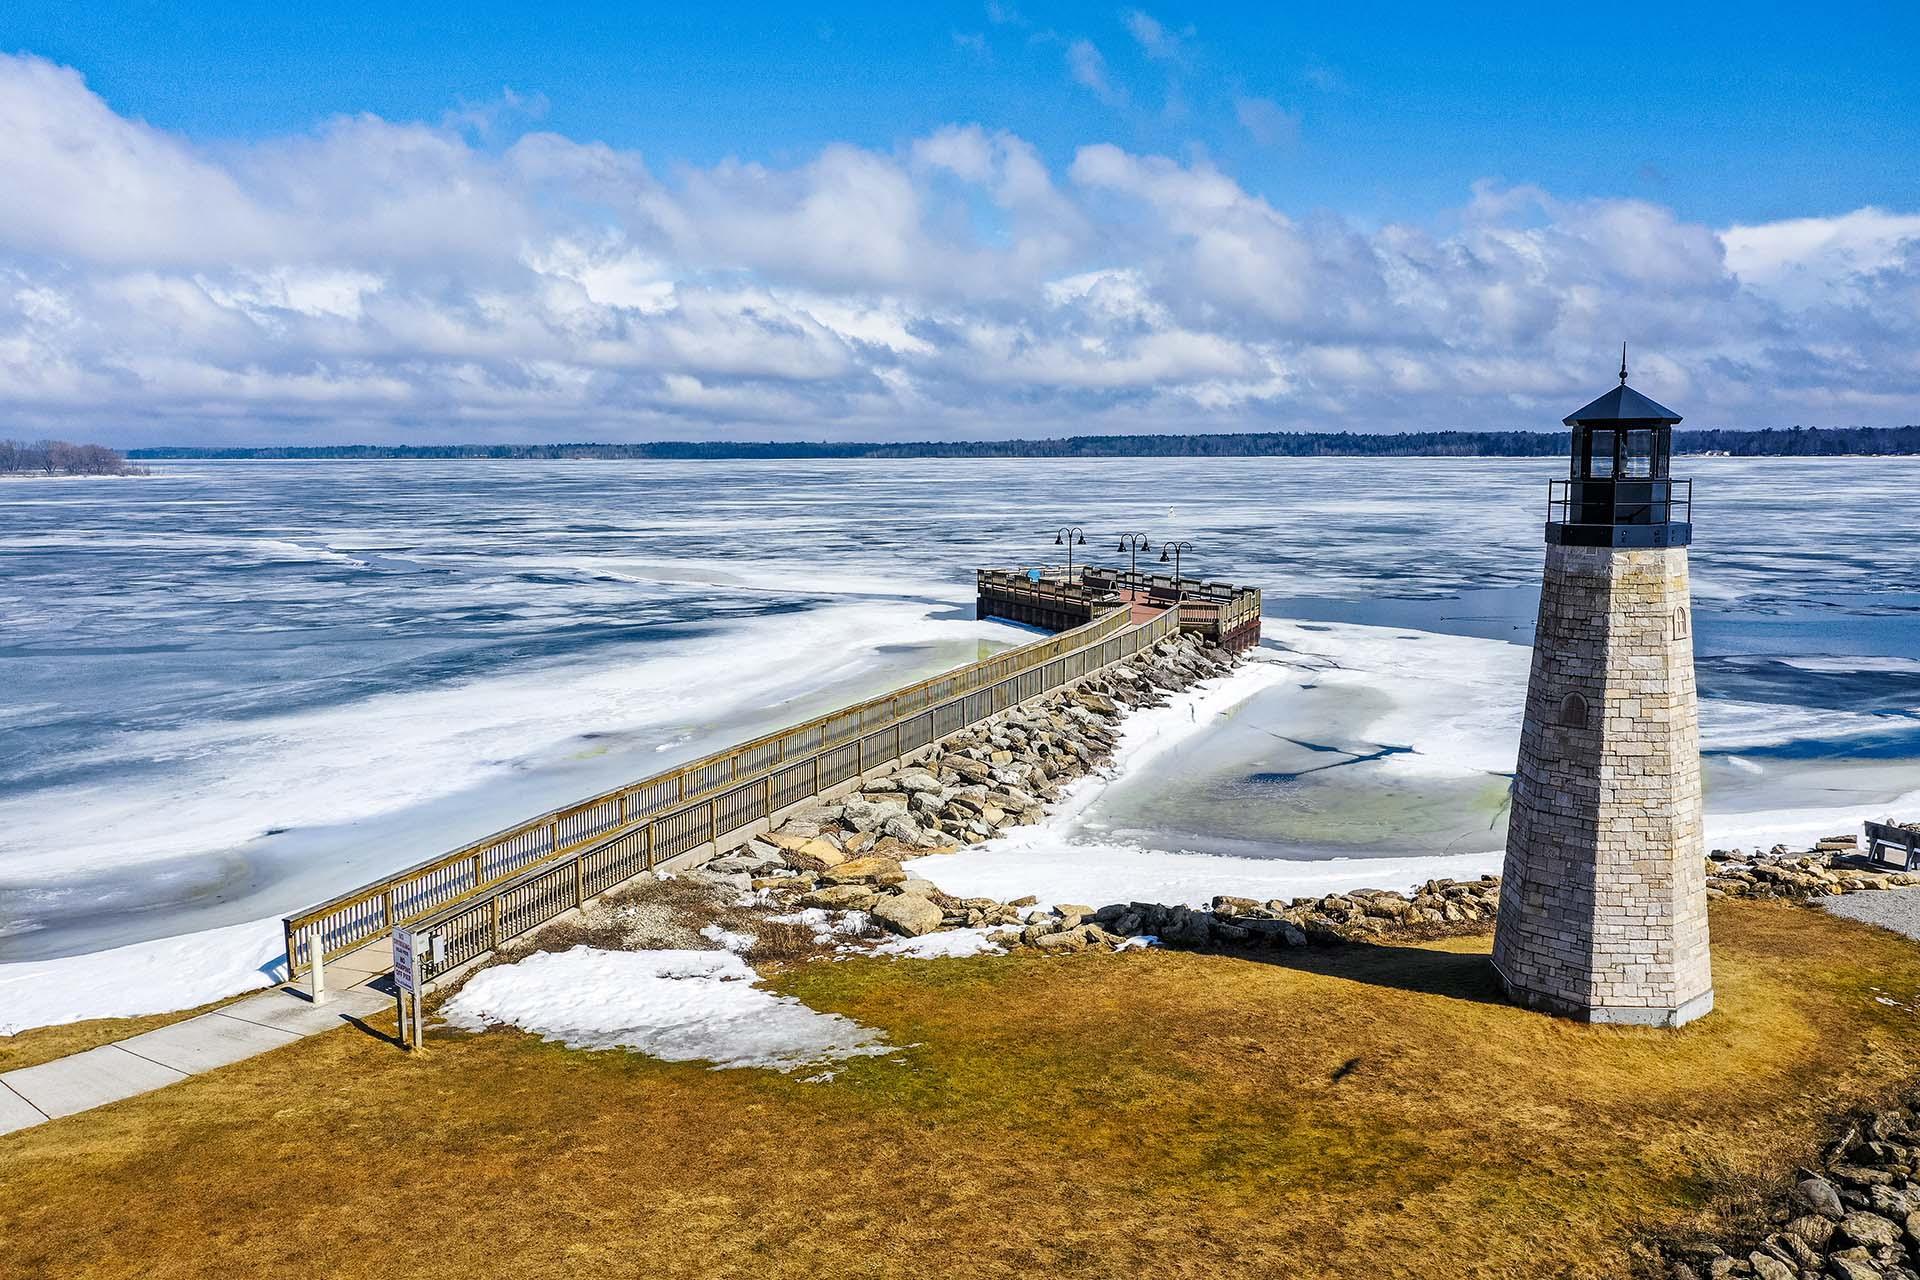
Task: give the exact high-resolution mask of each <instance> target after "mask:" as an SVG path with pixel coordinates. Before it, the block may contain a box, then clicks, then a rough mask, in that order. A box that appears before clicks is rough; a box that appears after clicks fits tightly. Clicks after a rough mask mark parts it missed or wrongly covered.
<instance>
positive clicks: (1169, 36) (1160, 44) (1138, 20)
mask: <svg viewBox="0 0 1920 1280" xmlns="http://www.w3.org/2000/svg"><path fill="white" fill-rule="evenodd" d="M1120 20H1121V21H1122V22H1123V23H1125V24H1126V28H1127V33H1128V34H1129V35H1131V36H1132V37H1133V39H1134V42H1135V43H1136V44H1138V45H1139V46H1140V49H1141V51H1142V52H1143V53H1145V54H1146V55H1147V56H1148V57H1149V58H1156V59H1159V60H1161V61H1172V60H1175V59H1178V58H1179V57H1180V56H1181V55H1182V53H1183V52H1184V51H1185V50H1184V48H1183V44H1182V37H1183V36H1184V37H1191V36H1192V35H1193V28H1192V27H1188V28H1187V29H1186V31H1185V32H1183V33H1180V34H1175V33H1174V32H1172V31H1169V30H1167V27H1166V24H1165V23H1163V22H1161V21H1160V20H1159V19H1158V18H1155V17H1153V16H1152V15H1151V14H1148V13H1146V12H1144V11H1142V10H1139V9H1129V10H1127V11H1126V12H1125V13H1123V14H1121V15H1120Z"/></svg>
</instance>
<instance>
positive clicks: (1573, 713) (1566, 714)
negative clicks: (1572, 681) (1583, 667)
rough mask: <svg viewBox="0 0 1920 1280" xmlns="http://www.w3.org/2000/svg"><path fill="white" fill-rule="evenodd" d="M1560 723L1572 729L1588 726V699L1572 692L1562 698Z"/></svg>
mask: <svg viewBox="0 0 1920 1280" xmlns="http://www.w3.org/2000/svg"><path fill="white" fill-rule="evenodd" d="M1560 723H1561V724H1563V725H1566V726H1567V727H1568V728H1572V729H1584V728H1586V727H1587V700H1586V699H1585V698H1583V697H1581V696H1580V695H1579V694H1577V693H1570V694H1568V695H1567V696H1566V697H1564V698H1562V699H1561V700H1560Z"/></svg>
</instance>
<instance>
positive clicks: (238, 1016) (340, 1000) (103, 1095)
mask: <svg viewBox="0 0 1920 1280" xmlns="http://www.w3.org/2000/svg"><path fill="white" fill-rule="evenodd" d="M384 946H385V940H384V939H383V940H382V947H384ZM374 950H375V949H374V948H366V949H364V950H362V951H359V952H355V953H354V954H353V955H351V956H345V957H342V959H341V960H340V961H336V962H335V963H332V964H329V965H328V966H327V977H328V980H329V983H328V985H329V988H331V987H332V986H333V984H334V982H335V981H337V982H339V983H341V984H344V985H345V989H344V990H332V989H329V991H328V993H327V1002H326V1003H325V1004H318V1005H316V1004H314V1003H313V1002H312V1001H310V1000H309V999H307V997H306V995H305V994H304V993H302V992H300V991H297V990H294V989H292V988H288V987H275V988H274V989H273V990H271V991H266V992H262V993H261V994H260V995H257V996H249V997H247V998H246V999H244V1000H237V1001H235V1002H234V1003H232V1004H229V1005H223V1006H222V1007H220V1008H218V1009H215V1010H214V1011H213V1012H212V1013H203V1014H201V1015H199V1016H198V1017H194V1018H188V1019H186V1020H185V1021H182V1022H175V1023H171V1024H169V1025H167V1026H164V1027H160V1028H157V1029H155V1030H153V1031H143V1032H141V1033H140V1034H139V1035H137V1036H128V1037H127V1038H126V1039H125V1040H118V1041H115V1042H114V1043H112V1044H103V1045H100V1046H99V1047H97V1048H93V1049H86V1050H83V1051H82V1052H80V1053H75V1054H69V1055H68V1056H67V1057H64V1058H56V1059H54V1060H53V1061H52V1062H43V1063H41V1064H40V1065H39V1066H37V1067H21V1068H19V1069H18V1070H14V1071H8V1072H5V1073H4V1074H0V1133H12V1132H14V1131H15V1130H17V1129H27V1128H31V1127H32V1126H34V1125H37V1124H44V1123H46V1122H47V1121H48V1120H55V1119H58V1118H59V1117H61V1116H70V1115H73V1114H74V1113H75V1112H79V1111H90V1110H92V1109H93V1108H94V1107H101V1106H105V1105H106V1104H107V1103H109V1102H118V1101H119V1100H120V1099H122V1098H131V1097H132V1096H133V1095H135V1094H137V1093H146V1092H148V1091H149V1090H152V1089H159V1088H162V1087H163V1086H166V1085H170V1084H172V1083H174V1082H175V1081H176V1080H185V1079H186V1078H187V1077H188V1076H197V1075H199V1074H201V1073H202V1072H205V1071H211V1070H213V1069H214V1068H215V1067H224V1066H226V1065H227V1064H228V1063H232V1062H240V1061H243V1060H244V1059H247V1058H251V1057H253V1056H255V1055H256V1054H261V1053H266V1052H267V1051H268V1050H270V1049H278V1048H280V1047H281V1046H282V1045H288V1044H292V1043H293V1042H294V1041H296V1040H300V1039H304V1038H305V1037H307V1036H311V1035H318V1034H320V1033H321V1032H322V1031H332V1030H334V1029H335V1028H337V1027H342V1026H345V1025H346V1024H347V1022H348V1021H349V1020H350V1019H355V1018H365V1017H367V1016H369V1015H370V1014H375V1013H379V1012H380V1011H381V1010H383V1009H391V1008H392V1007H393V997H392V996H391V995H388V994H383V993H382V992H380V991H378V990H376V989H375V988H373V987H371V986H369V985H367V984H368V983H369V982H370V981H371V980H372V979H374V978H377V977H378V976H380V972H382V971H381V970H377V969H372V968H370V966H373V965H377V964H379V963H380V961H381V960H382V959H385V958H387V957H384V956H383V955H380V954H370V953H372V952H374ZM390 963H391V962H390V959H389V964H390Z"/></svg>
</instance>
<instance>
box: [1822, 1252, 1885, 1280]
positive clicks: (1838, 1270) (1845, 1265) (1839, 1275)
mask: <svg viewBox="0 0 1920 1280" xmlns="http://www.w3.org/2000/svg"><path fill="white" fill-rule="evenodd" d="M1827 1274H1828V1275H1830V1276H1832V1277H1834V1280H1882V1277H1881V1274H1880V1268H1879V1267H1876V1266H1874V1265H1873V1257H1872V1255H1871V1254H1869V1253H1868V1252H1867V1251H1866V1250H1865V1249H1844V1250H1842V1251H1841V1252H1839V1253H1835V1254H1830V1255H1828V1257H1827Z"/></svg>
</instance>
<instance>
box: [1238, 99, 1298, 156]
mask: <svg viewBox="0 0 1920 1280" xmlns="http://www.w3.org/2000/svg"><path fill="white" fill-rule="evenodd" d="M1233 114H1234V118H1235V119H1237V120H1239V121H1240V127H1241V128H1242V129H1245V130H1246V131H1247V134H1248V136H1250V137H1251V138H1252V139H1253V140H1254V141H1255V142H1257V143H1259V144H1260V145H1261V146H1263V147H1285V146H1291V145H1293V144H1294V143H1295V142H1297V141H1299V139H1300V117H1299V116H1298V115H1297V114H1295V113H1294V112H1291V111H1288V110H1287V109H1286V108H1284V107H1282V106H1281V105H1280V104H1279V103H1277V102H1275V101H1274V100H1273V99H1272V98H1235V99H1234V100H1233Z"/></svg>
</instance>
